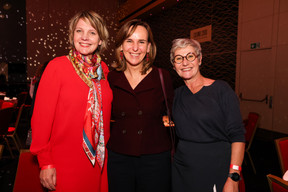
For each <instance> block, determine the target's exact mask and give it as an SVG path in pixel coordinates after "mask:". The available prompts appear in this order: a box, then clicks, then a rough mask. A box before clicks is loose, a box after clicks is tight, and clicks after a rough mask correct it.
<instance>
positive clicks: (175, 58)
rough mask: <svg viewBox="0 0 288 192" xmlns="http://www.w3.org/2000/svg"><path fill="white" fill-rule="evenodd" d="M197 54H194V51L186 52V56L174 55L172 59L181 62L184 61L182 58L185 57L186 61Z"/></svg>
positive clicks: (192, 59) (194, 57)
mask: <svg viewBox="0 0 288 192" xmlns="http://www.w3.org/2000/svg"><path fill="white" fill-rule="evenodd" d="M198 56H199V55H195V53H192V52H190V53H187V55H186V56H182V55H176V56H175V57H174V59H173V61H174V62H175V63H177V64H181V63H182V62H183V61H184V58H186V60H187V61H190V62H192V61H194V60H195V59H196V58H197V57H198Z"/></svg>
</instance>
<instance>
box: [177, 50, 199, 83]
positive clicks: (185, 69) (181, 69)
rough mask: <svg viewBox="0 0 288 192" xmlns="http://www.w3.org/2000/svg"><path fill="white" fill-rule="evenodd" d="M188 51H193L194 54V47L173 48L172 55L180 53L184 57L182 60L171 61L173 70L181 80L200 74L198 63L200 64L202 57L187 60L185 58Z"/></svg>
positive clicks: (193, 77)
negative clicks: (178, 61) (177, 61)
mask: <svg viewBox="0 0 288 192" xmlns="http://www.w3.org/2000/svg"><path fill="white" fill-rule="evenodd" d="M188 53H194V54H195V55H196V52H195V49H194V48H193V47H192V46H190V45H189V46H187V47H185V48H178V49H176V50H175V53H174V55H175V56H177V55H181V56H183V57H184V60H183V62H181V63H179V64H178V63H175V62H174V63H173V65H174V69H175V71H176V72H177V73H178V75H179V76H180V77H181V78H182V79H183V80H192V79H195V78H196V77H197V76H199V75H200V72H199V65H200V64H201V60H202V57H201V56H200V57H197V58H196V59H195V60H194V61H192V62H191V61H187V59H186V58H185V57H186V55H187V54H188Z"/></svg>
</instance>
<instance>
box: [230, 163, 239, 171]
mask: <svg viewBox="0 0 288 192" xmlns="http://www.w3.org/2000/svg"><path fill="white" fill-rule="evenodd" d="M230 169H234V170H237V171H241V166H238V165H233V164H230Z"/></svg>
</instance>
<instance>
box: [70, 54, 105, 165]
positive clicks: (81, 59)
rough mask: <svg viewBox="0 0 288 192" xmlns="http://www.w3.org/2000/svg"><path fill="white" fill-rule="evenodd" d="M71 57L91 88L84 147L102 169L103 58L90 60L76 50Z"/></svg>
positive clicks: (89, 156)
mask: <svg viewBox="0 0 288 192" xmlns="http://www.w3.org/2000/svg"><path fill="white" fill-rule="evenodd" d="M69 57H70V60H71V61H72V64H73V66H74V69H75V71H76V73H77V74H78V75H79V77H80V78H81V79H82V80H83V81H84V82H85V83H86V84H87V85H88V86H89V87H90V89H89V93H88V101H87V106H86V112H85V117H84V128H83V143H82V146H83V149H84V151H85V153H86V155H87V157H88V158H89V160H90V161H91V163H92V165H93V166H94V165H95V161H96V160H97V162H98V164H99V166H100V167H101V169H102V167H103V164H104V158H105V142H104V128H103V111H102V92H101V85H100V80H101V79H105V77H104V74H103V70H102V67H101V57H100V56H99V55H98V54H94V55H93V56H92V58H91V59H89V58H88V57H85V56H83V55H81V54H80V53H79V52H77V51H76V50H74V49H73V50H71V51H70V52H69Z"/></svg>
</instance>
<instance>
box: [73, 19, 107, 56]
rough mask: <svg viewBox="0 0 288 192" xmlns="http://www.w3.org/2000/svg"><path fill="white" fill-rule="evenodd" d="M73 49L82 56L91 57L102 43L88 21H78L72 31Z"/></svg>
mask: <svg viewBox="0 0 288 192" xmlns="http://www.w3.org/2000/svg"><path fill="white" fill-rule="evenodd" d="M73 41H74V47H75V49H76V50H77V51H78V52H79V53H80V54H82V55H84V56H88V57H89V58H91V57H92V55H93V53H94V52H95V50H96V49H97V47H98V46H99V45H101V43H102V41H101V40H100V37H99V35H98V33H97V31H96V29H95V28H93V27H92V26H91V24H90V23H89V21H88V20H83V19H80V20H79V21H78V23H77V25H76V27H75V30H74V36H73Z"/></svg>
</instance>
